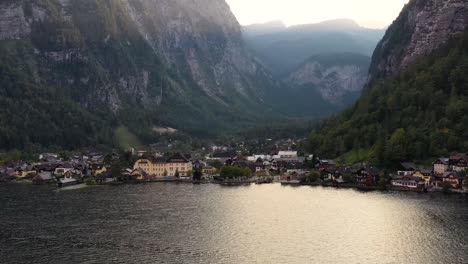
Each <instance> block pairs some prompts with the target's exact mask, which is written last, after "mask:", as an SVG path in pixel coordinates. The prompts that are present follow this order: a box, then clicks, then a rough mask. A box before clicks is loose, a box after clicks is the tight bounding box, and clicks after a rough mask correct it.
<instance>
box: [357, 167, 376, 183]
mask: <svg viewBox="0 0 468 264" xmlns="http://www.w3.org/2000/svg"><path fill="white" fill-rule="evenodd" d="M354 174H355V177H356V183H357V185H358V186H360V187H371V186H376V185H377V183H378V182H379V171H378V170H377V169H374V168H361V169H358V170H356V171H355V173H354Z"/></svg>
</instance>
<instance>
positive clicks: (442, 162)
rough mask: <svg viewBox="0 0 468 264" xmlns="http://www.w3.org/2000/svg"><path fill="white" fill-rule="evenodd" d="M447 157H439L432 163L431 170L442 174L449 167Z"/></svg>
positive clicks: (436, 173)
mask: <svg viewBox="0 0 468 264" xmlns="http://www.w3.org/2000/svg"><path fill="white" fill-rule="evenodd" d="M449 160H450V159H449V158H439V159H437V160H436V161H434V163H433V171H434V174H435V175H439V176H440V175H443V174H444V173H445V172H446V171H448V169H449Z"/></svg>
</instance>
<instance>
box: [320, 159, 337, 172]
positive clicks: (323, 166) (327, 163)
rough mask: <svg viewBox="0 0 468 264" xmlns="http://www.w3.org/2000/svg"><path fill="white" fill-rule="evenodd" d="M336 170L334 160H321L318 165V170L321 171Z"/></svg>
mask: <svg viewBox="0 0 468 264" xmlns="http://www.w3.org/2000/svg"><path fill="white" fill-rule="evenodd" d="M334 168H335V162H334V161H333V160H320V161H319V164H318V169H319V170H320V171H323V170H326V171H333V170H334Z"/></svg>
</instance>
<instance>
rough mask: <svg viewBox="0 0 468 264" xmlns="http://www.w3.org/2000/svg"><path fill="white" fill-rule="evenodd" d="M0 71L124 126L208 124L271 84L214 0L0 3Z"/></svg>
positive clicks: (255, 101) (258, 103) (257, 105)
mask: <svg viewBox="0 0 468 264" xmlns="http://www.w3.org/2000/svg"><path fill="white" fill-rule="evenodd" d="M0 64H2V65H4V66H5V67H7V68H8V71H10V70H11V71H13V72H15V73H18V76H19V75H22V74H24V75H25V76H26V77H25V78H23V79H24V80H25V81H27V82H28V83H30V84H31V86H32V87H34V89H35V91H37V92H38V93H39V92H40V91H41V90H42V89H44V87H53V88H54V89H57V90H58V91H59V92H60V94H63V95H64V97H65V98H68V99H71V101H72V102H73V103H76V104H77V105H78V106H80V107H81V108H83V109H86V111H92V112H93V111H96V110H97V109H99V111H102V112H101V113H103V115H102V116H103V117H104V118H107V116H112V118H115V119H116V120H114V122H116V123H124V125H126V126H135V124H134V122H136V123H137V124H136V126H145V127H151V126H175V127H176V128H178V129H180V130H184V129H186V130H187V129H195V128H196V127H198V128H201V127H204V126H208V124H210V126H212V127H213V126H217V125H218V122H219V121H220V120H214V119H215V118H220V117H223V118H225V119H226V120H228V119H229V118H230V117H235V116H237V115H238V114H239V113H245V112H243V111H246V110H245V109H249V108H254V109H256V110H258V109H265V107H264V105H263V103H264V99H263V97H264V95H265V94H266V92H267V89H268V88H269V87H272V86H274V83H273V82H272V81H271V78H270V76H269V75H268V74H267V73H266V72H265V71H263V69H262V68H261V67H259V66H258V65H257V63H256V62H255V60H254V59H252V57H251V56H250V55H249V54H248V53H247V52H246V49H245V47H244V43H243V40H242V36H241V28H240V26H239V24H238V22H237V21H236V19H235V17H234V16H233V14H232V13H231V11H230V9H229V6H228V5H227V4H226V3H225V1H219V0H23V1H14V0H3V1H0ZM1 85H2V84H1V83H0V86H1ZM2 96H4V95H3V94H1V93H0V97H2ZM27 96H28V95H25V97H27ZM0 99H1V98H0ZM44 111H47V109H46V110H44ZM213 112H216V113H217V115H216V117H214V116H213V114H212V113H213ZM136 113H138V115H136ZM57 129H59V128H57ZM0 147H1V146H0Z"/></svg>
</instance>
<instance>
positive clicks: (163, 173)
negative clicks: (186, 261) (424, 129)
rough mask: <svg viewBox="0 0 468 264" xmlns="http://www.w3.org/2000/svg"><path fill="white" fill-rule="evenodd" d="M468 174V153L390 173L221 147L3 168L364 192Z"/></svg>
mask: <svg viewBox="0 0 468 264" xmlns="http://www.w3.org/2000/svg"><path fill="white" fill-rule="evenodd" d="M288 148H290V147H288ZM467 171H468V156H467V155H464V154H458V155H452V156H449V157H443V158H439V159H436V160H434V162H433V164H432V167H425V166H421V165H417V164H415V163H413V162H404V163H401V164H400V167H399V168H398V169H396V170H394V171H390V172H389V171H387V170H380V169H378V168H375V167H372V166H370V165H368V164H366V163H358V164H354V165H348V166H343V165H336V164H335V161H334V160H331V159H320V158H318V157H315V156H314V155H299V152H298V151H297V150H278V151H273V152H271V153H268V154H258V155H242V153H241V151H236V149H232V148H229V147H221V148H213V149H211V151H209V152H208V153H207V154H206V155H205V156H202V157H200V155H198V157H197V158H193V157H192V155H191V154H182V153H165V154H162V153H158V152H153V151H147V150H135V149H131V150H129V151H128V152H124V153H120V154H119V153H116V152H112V153H102V152H89V153H80V154H77V155H73V156H70V157H66V158H64V157H60V156H59V155H58V154H55V153H42V154H39V155H38V158H37V161H35V162H29V163H27V162H24V161H9V162H6V163H5V165H4V166H1V167H0V183H7V182H10V183H11V182H18V183H31V184H34V185H52V186H57V187H67V186H71V185H78V184H83V185H84V184H86V185H115V184H125V183H150V182H187V183H216V184H223V185H244V184H247V185H248V184H268V183H281V184H284V185H313V186H325V187H335V188H356V189H360V190H396V191H415V192H433V191H440V192H445V193H466V192H468V176H467V173H466V172H467Z"/></svg>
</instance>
